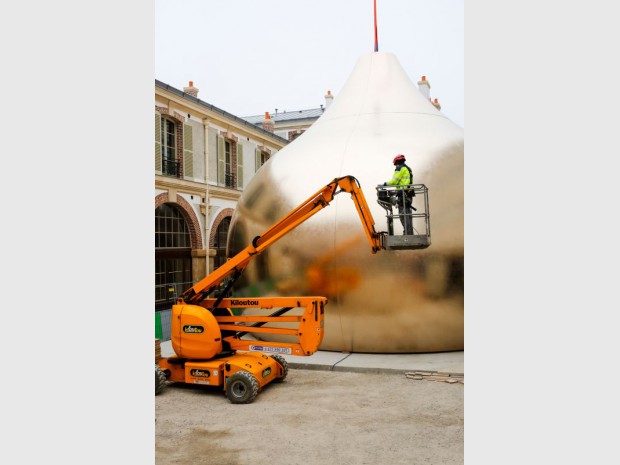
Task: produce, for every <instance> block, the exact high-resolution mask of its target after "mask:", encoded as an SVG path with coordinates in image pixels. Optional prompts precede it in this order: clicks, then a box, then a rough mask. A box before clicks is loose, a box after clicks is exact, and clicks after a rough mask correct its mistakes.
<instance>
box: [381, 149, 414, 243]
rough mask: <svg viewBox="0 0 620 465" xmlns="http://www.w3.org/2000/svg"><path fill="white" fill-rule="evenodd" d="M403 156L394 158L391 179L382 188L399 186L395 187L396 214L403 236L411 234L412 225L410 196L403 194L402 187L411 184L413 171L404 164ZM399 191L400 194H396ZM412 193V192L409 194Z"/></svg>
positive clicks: (399, 155)
mask: <svg viewBox="0 0 620 465" xmlns="http://www.w3.org/2000/svg"><path fill="white" fill-rule="evenodd" d="M405 161H406V160H405V156H404V155H402V154H398V155H396V156H395V157H394V160H393V163H394V166H395V168H394V175H393V176H392V179H390V180H389V181H387V182H384V183H383V185H384V186H399V187H397V188H396V189H397V196H396V199H397V202H396V205H398V214H399V216H400V222H401V224H402V225H403V234H407V235H410V234H413V224H412V217H411V213H412V206H411V198H412V197H411V196H409V195H407V194H406V193H405V192H403V186H408V185H409V184H413V171H412V170H411V168H409V167H408V166H407V165H406V164H405ZM398 191H400V192H398ZM411 193H413V192H411Z"/></svg>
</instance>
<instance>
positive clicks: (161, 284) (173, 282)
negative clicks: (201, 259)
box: [155, 203, 193, 310]
mask: <svg viewBox="0 0 620 465" xmlns="http://www.w3.org/2000/svg"><path fill="white" fill-rule="evenodd" d="M191 250H192V249H191V238H190V233H189V228H188V227H187V223H186V222H185V218H184V217H183V215H182V214H181V212H180V210H179V209H178V208H177V207H176V206H174V205H173V204H169V203H165V204H163V205H160V206H159V207H157V208H156V209H155V309H156V310H165V309H168V308H171V307H172V304H173V303H174V302H175V301H176V298H177V297H178V296H179V295H180V294H181V293H183V292H184V291H185V290H187V289H188V288H189V287H191V286H192V285H193V282H192V251H191Z"/></svg>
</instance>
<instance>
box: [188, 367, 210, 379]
mask: <svg viewBox="0 0 620 465" xmlns="http://www.w3.org/2000/svg"><path fill="white" fill-rule="evenodd" d="M189 374H190V375H192V376H194V377H195V378H208V377H209V376H211V374H210V373H209V370H201V369H199V368H194V369H193V370H190V371H189Z"/></svg>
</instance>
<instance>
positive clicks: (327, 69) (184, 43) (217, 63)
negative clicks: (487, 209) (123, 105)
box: [155, 0, 465, 127]
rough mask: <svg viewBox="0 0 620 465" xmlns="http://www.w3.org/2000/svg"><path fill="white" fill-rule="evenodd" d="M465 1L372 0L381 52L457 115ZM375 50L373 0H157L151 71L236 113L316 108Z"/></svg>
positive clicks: (460, 118) (460, 120) (460, 117)
mask: <svg viewBox="0 0 620 465" xmlns="http://www.w3.org/2000/svg"><path fill="white" fill-rule="evenodd" d="M463 5H464V0H433V1H428V0H426V1H421V0H377V28H378V37H379V51H383V52H390V53H393V54H395V55H396V57H397V58H398V60H399V61H400V64H401V65H402V67H403V68H404V69H405V71H406V72H407V74H408V75H409V77H410V78H411V80H412V81H413V82H414V83H417V81H418V80H419V79H420V77H421V76H422V75H425V76H426V77H427V79H428V80H429V82H430V85H431V97H432V98H437V99H438V100H439V103H440V105H441V111H442V112H443V113H444V114H445V115H446V116H447V117H448V118H450V119H451V120H452V121H454V122H455V123H456V124H458V125H459V126H461V127H464V126H465V121H464V108H463V104H464V61H463V60H464V59H463V55H464V7H463ZM373 48H374V13H373V0H297V1H294V2H293V1H290V0H262V1H255V0H228V1H225V2H224V1H216V0H185V1H182V2H173V1H170V0H155V78H156V79H158V80H160V81H162V82H165V83H166V84H170V85H171V86H173V87H176V88H177V89H181V90H182V88H183V87H184V86H187V85H188V83H189V81H193V82H194V86H195V87H197V88H198V89H199V94H198V97H199V98H200V99H201V100H204V101H206V102H208V103H211V104H213V105H215V106H217V107H219V108H221V109H223V110H226V111H228V112H230V113H232V114H234V115H237V116H249V115H257V114H262V113H264V112H265V111H269V112H273V111H274V110H275V109H276V108H277V109H278V112H281V111H284V110H286V111H292V110H303V109H308V108H317V107H318V106H319V105H321V104H323V103H324V95H325V93H326V92H327V90H331V92H332V94H333V95H334V96H335V97H336V98H337V97H338V92H339V91H340V89H341V88H342V86H343V85H344V84H345V82H346V80H347V78H348V77H349V75H350V74H351V72H352V70H353V67H354V65H355V63H356V61H357V59H358V58H359V57H360V56H362V55H364V54H366V53H369V52H372V51H373Z"/></svg>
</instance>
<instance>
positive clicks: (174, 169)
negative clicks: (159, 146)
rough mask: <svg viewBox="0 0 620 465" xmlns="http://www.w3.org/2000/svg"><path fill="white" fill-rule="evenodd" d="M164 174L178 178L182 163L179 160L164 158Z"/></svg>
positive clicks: (162, 165)
mask: <svg viewBox="0 0 620 465" xmlns="http://www.w3.org/2000/svg"><path fill="white" fill-rule="evenodd" d="M161 171H162V174H164V175H166V176H174V177H176V178H178V177H179V176H180V175H181V173H180V163H179V161H178V160H173V159H168V158H163V159H162V161H161Z"/></svg>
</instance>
